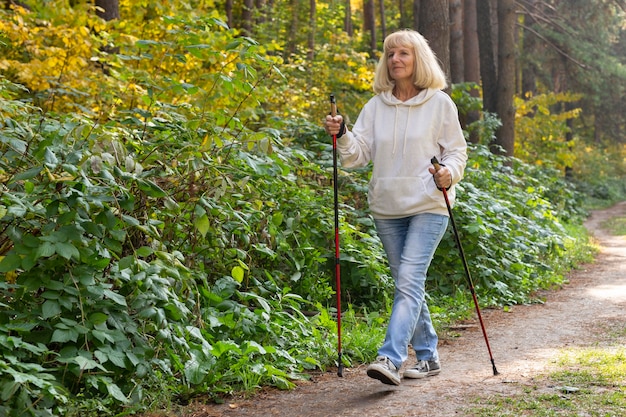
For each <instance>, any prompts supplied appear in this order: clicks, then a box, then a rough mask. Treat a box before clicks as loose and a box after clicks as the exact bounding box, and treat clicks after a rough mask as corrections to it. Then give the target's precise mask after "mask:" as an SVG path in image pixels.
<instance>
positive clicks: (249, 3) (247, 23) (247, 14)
mask: <svg viewBox="0 0 626 417" xmlns="http://www.w3.org/2000/svg"><path fill="white" fill-rule="evenodd" d="M253 10H254V0H244V2H243V11H242V12H241V20H242V21H243V22H242V29H243V33H244V34H245V35H246V36H252V11H253Z"/></svg>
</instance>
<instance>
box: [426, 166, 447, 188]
mask: <svg viewBox="0 0 626 417" xmlns="http://www.w3.org/2000/svg"><path fill="white" fill-rule="evenodd" d="M428 172H430V173H431V174H433V178H434V179H435V184H436V185H437V187H439V188H446V189H448V188H450V187H451V186H452V174H450V170H449V169H448V168H446V167H444V166H441V168H440V169H439V171H436V170H435V168H433V167H431V168H428Z"/></svg>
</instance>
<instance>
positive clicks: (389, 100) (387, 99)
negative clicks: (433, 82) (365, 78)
mask: <svg viewBox="0 0 626 417" xmlns="http://www.w3.org/2000/svg"><path fill="white" fill-rule="evenodd" d="M437 91H439V90H437V89H434V88H427V89H425V90H422V91H420V92H419V93H418V94H417V95H416V96H415V97H412V98H410V99H408V100H407V101H401V100H399V99H398V98H397V97H396V96H394V95H393V92H392V91H391V90H389V91H384V92H382V93H380V94H379V96H380V98H381V100H382V101H383V103H385V104H387V105H389V106H419V105H422V104H424V103H426V102H427V101H428V100H430V99H431V98H432V97H433V96H434V95H435V94H436V93H437Z"/></svg>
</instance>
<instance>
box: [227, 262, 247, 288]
mask: <svg viewBox="0 0 626 417" xmlns="http://www.w3.org/2000/svg"><path fill="white" fill-rule="evenodd" d="M230 275H231V276H232V277H233V278H234V279H235V281H237V282H238V283H240V284H241V282H242V281H243V278H244V276H245V271H244V269H243V268H242V267H240V266H235V267H233V269H232V270H231V271H230Z"/></svg>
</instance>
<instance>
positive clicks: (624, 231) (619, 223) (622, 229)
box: [602, 217, 626, 236]
mask: <svg viewBox="0 0 626 417" xmlns="http://www.w3.org/2000/svg"><path fill="white" fill-rule="evenodd" d="M602 228H603V229H606V230H608V231H609V232H611V234H612V235H614V236H626V217H614V218H612V219H610V220H607V221H605V222H604V223H602Z"/></svg>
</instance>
